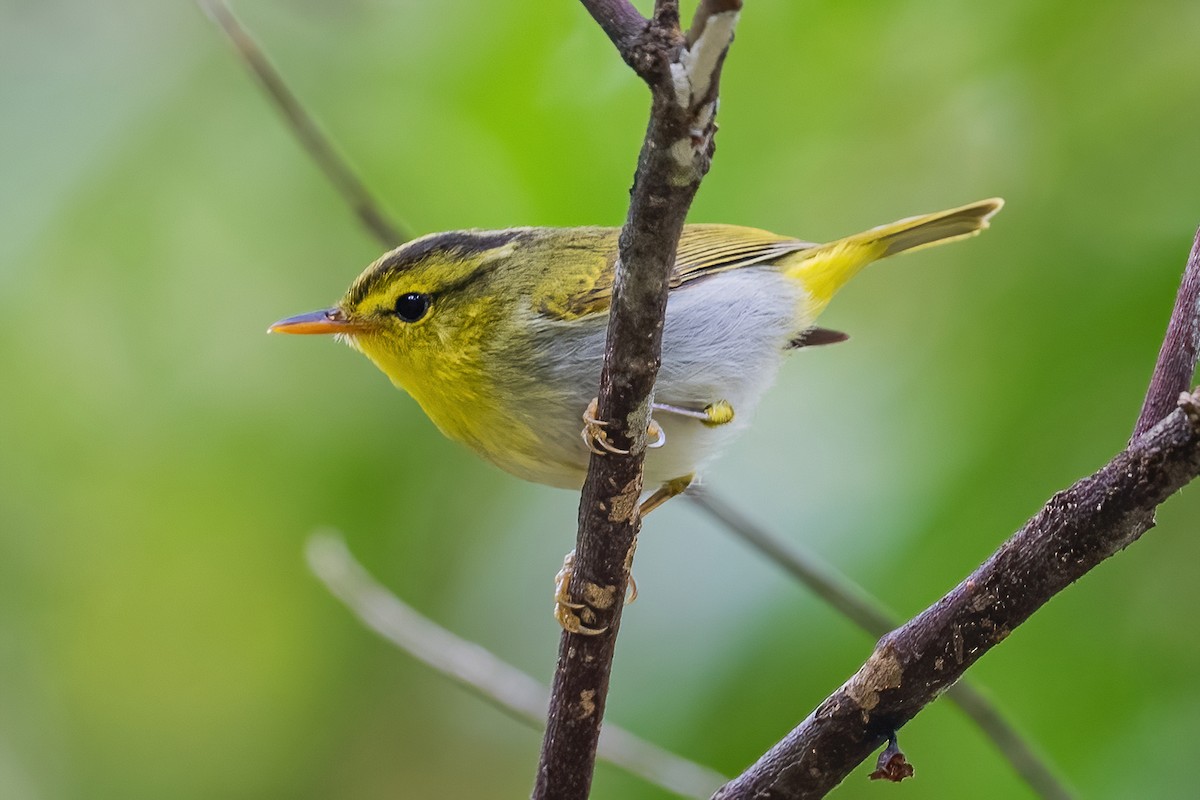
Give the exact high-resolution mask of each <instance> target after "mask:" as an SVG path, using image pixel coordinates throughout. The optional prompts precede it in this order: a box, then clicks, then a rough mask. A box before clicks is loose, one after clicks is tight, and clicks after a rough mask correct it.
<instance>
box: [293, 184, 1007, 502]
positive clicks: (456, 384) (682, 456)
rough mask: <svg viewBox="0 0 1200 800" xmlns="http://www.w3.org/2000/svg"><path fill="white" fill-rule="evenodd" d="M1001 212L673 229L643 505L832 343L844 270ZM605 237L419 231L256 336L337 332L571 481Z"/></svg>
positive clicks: (480, 434) (463, 431)
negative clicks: (843, 232) (789, 361)
mask: <svg viewBox="0 0 1200 800" xmlns="http://www.w3.org/2000/svg"><path fill="white" fill-rule="evenodd" d="M1002 205H1003V201H1002V200H1000V199H998V198H993V199H990V200H983V201H980V202H977V203H972V204H970V205H966V206H962V207H959V208H954V209H950V210H948V211H941V212H938V213H935V214H927V215H923V216H918V217H911V218H908V219H903V220H900V221H898V222H894V223H892V224H890V225H883V226H881V227H878V228H872V229H871V230H868V231H866V232H863V233H859V234H856V235H854V236H849V237H846V238H844V239H838V240H836V241H833V242H829V243H827V244H814V243H812V242H806V241H801V240H799V239H793V238H790V237H787V236H780V235H778V234H774V233H769V232H767V231H764V230H758V229H756V228H746V227H741V226H737V225H687V226H685V227H684V229H683V233H682V236H681V237H680V239H679V245H678V249H677V252H676V258H675V266H674V268H673V270H672V272H671V283H670V290H669V294H668V298H667V310H666V318H665V321H664V328H663V336H662V362H661V368H660V370H659V374H658V380H657V383H656V386H655V390H654V398H653V404H652V407H651V409H652V415H653V416H652V420H653V421H652V424H651V430H650V437H649V439H650V445H651V448H650V449H648V450H647V455H646V460H645V483H646V485H647V486H650V487H653V486H661V487H663V488H662V489H660V491H659V492H658V493H656V495H655V496H654V497H652V498H651V499H650V500H648V501H646V503H645V504H644V505H643V509H642V510H643V512H645V511H648V510H649V509H650V508H652V507H653V506H654V505H657V504H658V503H659V502H662V501H663V500H665V499H666V498H667V497H670V496H672V495H674V494H678V493H679V492H680V491H682V490H683V489H684V488H686V486H687V485H688V483H689V482H690V481H691V479H692V477H693V476H695V475H696V474H697V473H698V472H700V471H701V470H702V469H703V468H704V466H705V465H706V464H707V463H708V462H709V461H710V460H711V459H712V457H713V456H714V455H716V454H717V453H718V452H719V451H720V450H721V449H722V448H723V447H724V446H725V445H726V444H728V443H729V442H730V441H731V440H732V439H733V438H734V437H735V436H736V435H737V433H738V432H740V431H741V430H742V429H743V428H744V427H745V426H746V425H747V423H748V422H749V420H750V418H751V416H752V415H753V412H754V409H755V407H756V406H757V405H758V402H759V400H760V399H761V398H762V396H763V394H764V393H765V392H766V391H767V389H768V388H769V387H770V386H771V384H772V383H773V382H774V380H775V376H776V373H777V372H778V370H779V367H780V364H781V362H782V361H783V359H784V357H785V356H786V355H787V353H788V352H790V351H791V350H795V349H797V348H801V347H804V346H809V345H817V344H828V343H831V342H836V341H841V340H844V339H845V338H847V337H846V336H845V335H844V334H841V333H838V332H836V331H830V330H826V329H822V328H817V327H815V323H816V320H817V317H818V316H819V315H820V313H821V312H822V311H823V310H824V309H825V307H826V306H827V305H828V304H829V301H830V300H831V299H832V298H833V296H834V294H835V293H836V292H837V291H838V289H840V288H841V287H842V286H843V285H844V284H845V283H846V282H847V281H848V280H850V278H852V277H853V276H854V275H855V274H856V273H858V271H859V270H860V269H862V268H863V267H864V266H866V265H867V264H869V263H871V262H872V261H876V260H878V259H881V258H885V257H887V256H890V255H894V254H896V253H901V252H905V251H908V250H916V249H919V248H922V247H928V246H930V245H936V244H941V243H943V242H949V241H953V240H955V239H961V238H964V237H968V236H974V235H975V234H977V233H978V232H979V231H981V230H983V229H984V228H986V227H987V225H988V220H989V219H990V218H991V217H992V216H993V215H994V214H995V213H996V212H997V211H999V210H1000V208H1001V206H1002ZM619 233H620V230H619V229H618V228H601V227H583V228H510V229H506V230H463V231H452V232H449V233H436V234H431V235H428V236H424V237H422V238H419V239H416V240H413V241H411V242H408V243H406V244H404V245H401V246H400V247H397V248H396V249H394V250H392V251H391V252H389V253H387V254H385V255H384V256H382V257H381V258H379V259H378V260H377V261H375V263H373V264H371V265H370V266H369V267H367V269H366V270H365V271H364V272H363V273H362V274H361V275H359V277H358V278H357V280H355V281H354V283H353V284H352V285H351V286H350V289H349V291H347V292H346V294H345V296H344V297H342V299H341V300H340V301H339V302H338V303H337V305H335V306H333V307H331V308H327V309H324V310H321V311H314V312H311V313H308V314H301V315H299V316H294V317H289V318H287V319H283V320H280V321H279V322H276V323H275V324H274V325H272V326H271V327H270V330H271V331H274V332H279V333H301V334H317V333H321V334H334V335H336V337H337V338H338V339H340V340H342V341H344V342H345V343H346V344H348V345H350V346H351V347H353V348H355V349H357V350H359V351H360V352H362V353H363V354H364V355H366V356H367V358H369V359H370V360H371V361H372V362H374V363H375V365H376V366H377V367H379V369H381V370H382V371H383V372H384V373H385V374H386V375H387V376H388V377H389V378H390V379H391V380H392V382H393V383H394V384H395V385H396V386H398V387H400V388H401V389H403V390H405V391H407V392H408V393H409V394H410V395H412V396H413V397H414V398H415V399H416V401H417V402H418V403H419V404H420V405H421V407H422V408H423V409H424V411H425V413H426V414H427V415H428V416H429V418H430V419H431V420H433V422H434V423H435V424H436V425H437V426H438V428H440V429H441V431H442V432H443V433H444V434H445V435H446V436H448V437H449V438H451V439H454V440H456V441H460V442H463V443H465V444H466V445H467V446H468V447H470V448H471V449H473V450H474V451H475V452H476V453H478V454H479V455H481V456H483V457H484V458H485V459H487V460H488V461H491V462H492V463H494V464H496V465H497V466H499V467H501V468H502V469H505V470H507V471H508V472H510V473H512V474H514V475H517V476H518V477H521V478H525V479H527V480H531V481H536V482H538V483H544V484H549V485H551V486H559V487H565V488H574V489H578V488H579V487H580V486H581V485H582V482H583V479H584V476H585V474H586V471H587V466H588V458H589V456H590V454H591V452H604V451H605V450H608V451H615V448H614V447H613V446H612V445H611V443H610V442H609V441H608V438H607V436H606V435H605V433H604V431H603V427H602V425H601V424H600V423H599V422H598V421H597V420H595V419H594V406H590V404H589V401H591V400H592V399H593V397H594V395H595V393H596V390H597V387H598V385H599V376H600V368H601V363H602V360H603V356H604V340H605V333H606V326H607V321H608V311H609V304H610V301H611V299H612V289H613V277H614V266H615V263H616V260H617V238H618V235H619ZM589 412H590V413H589ZM581 415H582V417H583V420H582V424H581ZM581 429H582V433H583V436H581Z"/></svg>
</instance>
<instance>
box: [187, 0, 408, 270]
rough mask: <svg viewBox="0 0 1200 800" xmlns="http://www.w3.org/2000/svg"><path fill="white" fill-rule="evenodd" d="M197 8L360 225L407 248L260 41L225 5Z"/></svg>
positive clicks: (208, 1)
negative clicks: (224, 39) (229, 46)
mask: <svg viewBox="0 0 1200 800" xmlns="http://www.w3.org/2000/svg"><path fill="white" fill-rule="evenodd" d="M196 3H197V4H198V5H199V6H200V8H202V9H203V10H204V12H205V13H206V14H208V16H209V17H210V18H211V19H212V20H213V22H215V23H216V24H217V25H218V26H219V27H220V28H221V30H222V31H224V32H225V35H226V36H227V37H228V38H229V41H230V43H231V44H233V47H234V49H235V50H236V51H237V54H238V56H239V57H240V58H241V59H242V61H243V62H244V63H245V64H246V68H247V69H249V70H250V73H251V74H252V75H253V76H254V77H255V79H256V80H257V81H258V83H259V85H260V86H262V88H263V91H265V92H266V93H267V96H268V97H270V98H271V101H272V102H273V103H274V104H275V108H276V109H277V110H278V111H279V113H280V114H282V115H283V118H284V120H285V121H286V122H287V127H288V129H289V130H291V132H292V133H293V134H294V135H295V137H296V138H297V139H298V140H299V141H300V144H301V146H302V147H303V148H304V149H305V150H307V151H308V155H309V157H311V158H312V160H313V161H314V162H315V163H316V165H317V166H318V167H319V168H320V169H321V171H322V172H323V173H325V177H326V178H328V179H329V182H330V183H332V184H333V185H334V188H336V189H337V191H338V194H340V195H341V196H342V199H343V200H345V201H346V203H347V204H348V205H349V206H350V207H351V208H352V209H354V213H355V214H356V215H358V219H359V221H360V222H362V224H363V225H364V226H366V228H367V230H369V231H370V232H371V233H372V234H374V235H375V238H377V239H378V240H379V241H380V242H381V243H382V244H383V246H384V247H387V248H389V249H390V248H393V247H396V246H397V245H400V244H403V243H404V242H405V240H407V239H408V236H406V235H405V234H404V231H402V230H401V229H400V228H399V227H397V226H396V225H395V224H393V223H392V222H390V221H389V220H388V219H387V216H386V215H385V214H384V212H383V210H382V208H381V207H380V205H379V203H378V202H376V200H375V199H374V198H373V197H372V196H371V193H370V192H368V191H367V188H366V187H365V186H363V184H362V181H360V180H359V179H358V177H357V176H356V175H355V174H354V172H352V171H351V169H350V167H349V166H348V165H347V164H346V161H345V159H343V158H341V157H339V156H338V154H337V150H336V149H334V146H333V144H332V143H331V142H330V141H329V139H328V138H327V137H326V136H325V134H324V133H322V132H321V128H320V126H318V125H317V122H316V120H314V119H313V118H312V116H311V115H310V114H309V113H308V112H307V111H306V110H305V109H304V106H303V105H301V103H300V101H299V100H298V99H297V98H296V95H294V94H293V93H292V90H291V89H289V88H288V85H287V84H286V83H285V82H284V80H283V78H282V77H281V76H280V75H279V72H278V71H277V70H276V69H275V67H273V66H272V65H271V62H270V61H269V60H268V59H267V56H266V54H265V53H263V51H262V48H261V47H259V46H258V42H256V41H254V37H252V36H251V35H250V33H249V31H247V30H246V29H245V28H243V27H242V25H241V23H240V22H238V20H237V17H235V16H234V15H233V12H232V11H230V9H229V6H228V5H227V4H226V3H225V2H224V0H196Z"/></svg>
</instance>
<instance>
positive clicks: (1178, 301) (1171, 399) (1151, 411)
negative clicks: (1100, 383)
mask: <svg viewBox="0 0 1200 800" xmlns="http://www.w3.org/2000/svg"><path fill="white" fill-rule="evenodd" d="M1198 352H1200V230H1197V231H1196V236H1195V238H1194V239H1193V240H1192V251H1191V253H1189V254H1188V260H1187V266H1186V267H1184V270H1183V280H1182V281H1181V282H1180V284H1179V293H1178V294H1177V295H1176V296H1175V308H1174V309H1173V310H1172V311H1171V321H1170V322H1169V323H1167V333H1166V336H1165V337H1164V338H1163V343H1162V348H1160V349H1159V351H1158V360H1157V361H1156V362H1155V364H1154V373H1153V375H1152V376H1151V378H1150V388H1149V389H1148V390H1147V391H1146V399H1145V401H1144V402H1143V403H1142V412H1141V413H1140V414H1139V415H1138V420H1137V424H1136V425H1135V426H1134V428H1133V438H1134V439H1136V438H1137V437H1139V436H1141V435H1142V434H1143V433H1145V432H1146V431H1148V430H1150V429H1151V428H1153V427H1154V426H1155V425H1157V424H1158V421H1159V420H1161V419H1162V418H1163V417H1165V416H1167V414H1170V413H1171V409H1173V408H1175V404H1176V402H1177V401H1178V398H1179V393H1180V392H1183V391H1186V390H1187V388H1188V386H1189V385H1190V384H1191V382H1192V375H1194V374H1195V372H1196V357H1197V353H1198Z"/></svg>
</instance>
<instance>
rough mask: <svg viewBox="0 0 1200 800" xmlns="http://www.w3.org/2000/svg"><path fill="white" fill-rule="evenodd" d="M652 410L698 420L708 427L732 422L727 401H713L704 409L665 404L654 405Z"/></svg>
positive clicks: (731, 412) (730, 406)
mask: <svg viewBox="0 0 1200 800" xmlns="http://www.w3.org/2000/svg"><path fill="white" fill-rule="evenodd" d="M652 408H653V409H654V410H655V411H666V412H667V413H669V414H678V415H679V416H681V417H688V418H689V419H698V420H700V421H701V422H703V423H704V424H705V425H708V426H709V427H716V426H717V425H724V424H726V423H728V422H733V406H732V405H730V404H729V401H728V400H714V401H713V402H711V403H709V404H708V405H706V406H705V407H704V408H687V407H686V406H672V405H668V404H666V403H655V404H654V405H653V406H652Z"/></svg>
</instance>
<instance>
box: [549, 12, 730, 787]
mask: <svg viewBox="0 0 1200 800" xmlns="http://www.w3.org/2000/svg"><path fill="white" fill-rule="evenodd" d="M583 5H584V6H585V7H586V8H587V10H588V11H589V12H590V13H591V14H592V16H593V17H594V18H595V19H596V20H597V21H598V22H599V23H600V25H601V27H603V28H604V31H605V33H606V34H608V36H609V38H610V39H612V41H613V43H614V44H615V45H616V46H617V49H618V50H619V52H620V53H621V57H622V58H623V59H624V60H625V62H626V63H628V64H629V65H630V66H632V67H633V69H634V70H635V71H636V72H637V73H638V75H640V76H641V77H642V79H643V80H645V81H646V83H647V85H648V86H649V87H650V92H651V111H650V123H649V127H648V129H647V131H646V137H645V141H644V143H643V145H642V151H641V154H640V156H639V158H638V167H637V173H636V175H635V177H634V183H633V191H632V193H631V198H630V204H629V213H628V216H627V217H626V220H625V225H624V228H623V229H622V231H621V237H620V244H619V251H618V263H617V270H616V276H615V283H614V289H613V301H612V309H611V311H610V314H609V324H608V339H607V345H606V348H605V357H604V368H603V370H602V372H601V378H600V392H599V398H598V399H599V404H598V414H597V416H598V417H599V419H601V420H603V421H605V422H606V423H607V428H606V430H607V431H608V432H609V433H610V435H611V439H612V441H613V443H614V444H615V445H616V447H618V448H621V449H624V450H628V451H629V455H626V456H619V455H616V454H610V455H606V456H604V457H597V456H593V457H592V459H591V463H590V465H589V468H588V475H587V479H586V480H585V482H584V486H583V492H582V495H581V499H580V505H579V532H578V536H577V538H576V545H575V563H574V570H573V575H572V578H571V581H570V584H569V592H570V594H571V596H572V597H574V598H576V599H579V600H581V601H583V602H585V603H586V604H587V608H585V609H583V610H582V613H581V616H583V618H584V623H585V624H586V625H588V626H589V627H593V628H603V629H604V632H603V633H601V634H599V635H596V636H581V635H579V634H574V633H568V632H564V633H563V636H562V639H561V642H560V644H559V653H558V664H557V669H556V670H555V676H554V684H553V687H552V689H551V700H550V712H549V716H548V719H547V724H546V736H545V738H544V740H543V742H542V752H541V759H540V762H539V764H538V771H537V778H536V782H535V785H534V791H533V797H534V798H538V799H540V800H546V799H548V798H554V800H572V799H577V800H583V798H586V797H587V796H588V793H589V791H590V789H591V781H592V771H593V769H594V766H595V758H596V744H597V740H598V738H599V734H600V725H601V720H602V719H603V716H604V707H605V702H606V699H607V695H608V682H609V675H610V673H611V670H612V658H613V652H614V649H615V645H616V636H617V631H618V629H619V627H620V621H621V610H622V606H623V605H624V599H625V591H626V587H627V585H628V581H629V569H630V566H631V564H632V561H633V552H634V549H635V547H636V542H637V533H638V530H639V528H640V524H641V521H640V518H639V516H638V513H637V503H638V500H639V497H640V495H641V493H642V460H643V456H644V453H645V448H646V426H647V424H648V422H649V416H650V415H649V411H650V402H651V400H650V398H651V395H652V392H653V389H654V380H655V378H656V377H657V375H658V366H659V358H660V351H661V344H662V327H663V322H662V321H663V315H664V313H665V311H666V303H667V290H668V287H669V275H670V270H671V268H672V266H673V265H674V261H675V250H676V247H677V244H678V241H679V235H680V233H681V232H682V230H683V223H684V219H685V218H686V216H687V212H688V208H689V207H690V206H691V202H692V198H693V197H695V194H696V191H697V189H698V188H699V187H700V181H701V180H702V179H703V177H704V175H705V174H706V173H707V172H708V168H709V165H710V163H711V159H712V155H713V149H714V145H713V136H714V134H715V133H716V125H715V122H714V118H715V115H716V98H717V84H718V77H719V74H720V70H721V65H722V63H723V61H724V58H725V53H726V51H727V49H728V47H729V43H730V42H731V41H732V38H733V29H734V26H735V25H736V22H737V18H738V10H739V9H740V7H741V3H740V1H736V2H735V1H729V2H715V3H714V2H703V3H701V5H700V7H699V8H698V9H697V14H703V15H705V16H704V18H703V19H700V20H698V21H697V23H696V24H695V25H693V30H694V31H696V35H695V39H694V41H693V43H692V44H691V45H690V46H689V45H688V43H687V40H686V39H685V37H684V35H683V32H682V31H681V30H680V27H679V7H678V3H677V2H674V0H657V1H656V3H655V9H654V16H653V18H652V19H650V20H644V19H641V17H640V15H638V20H634V18H633V15H635V14H637V11H636V10H635V9H633V7H632V5H630V4H629V3H628V2H624V0H620V1H618V0H583ZM639 20H640V21H639Z"/></svg>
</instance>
